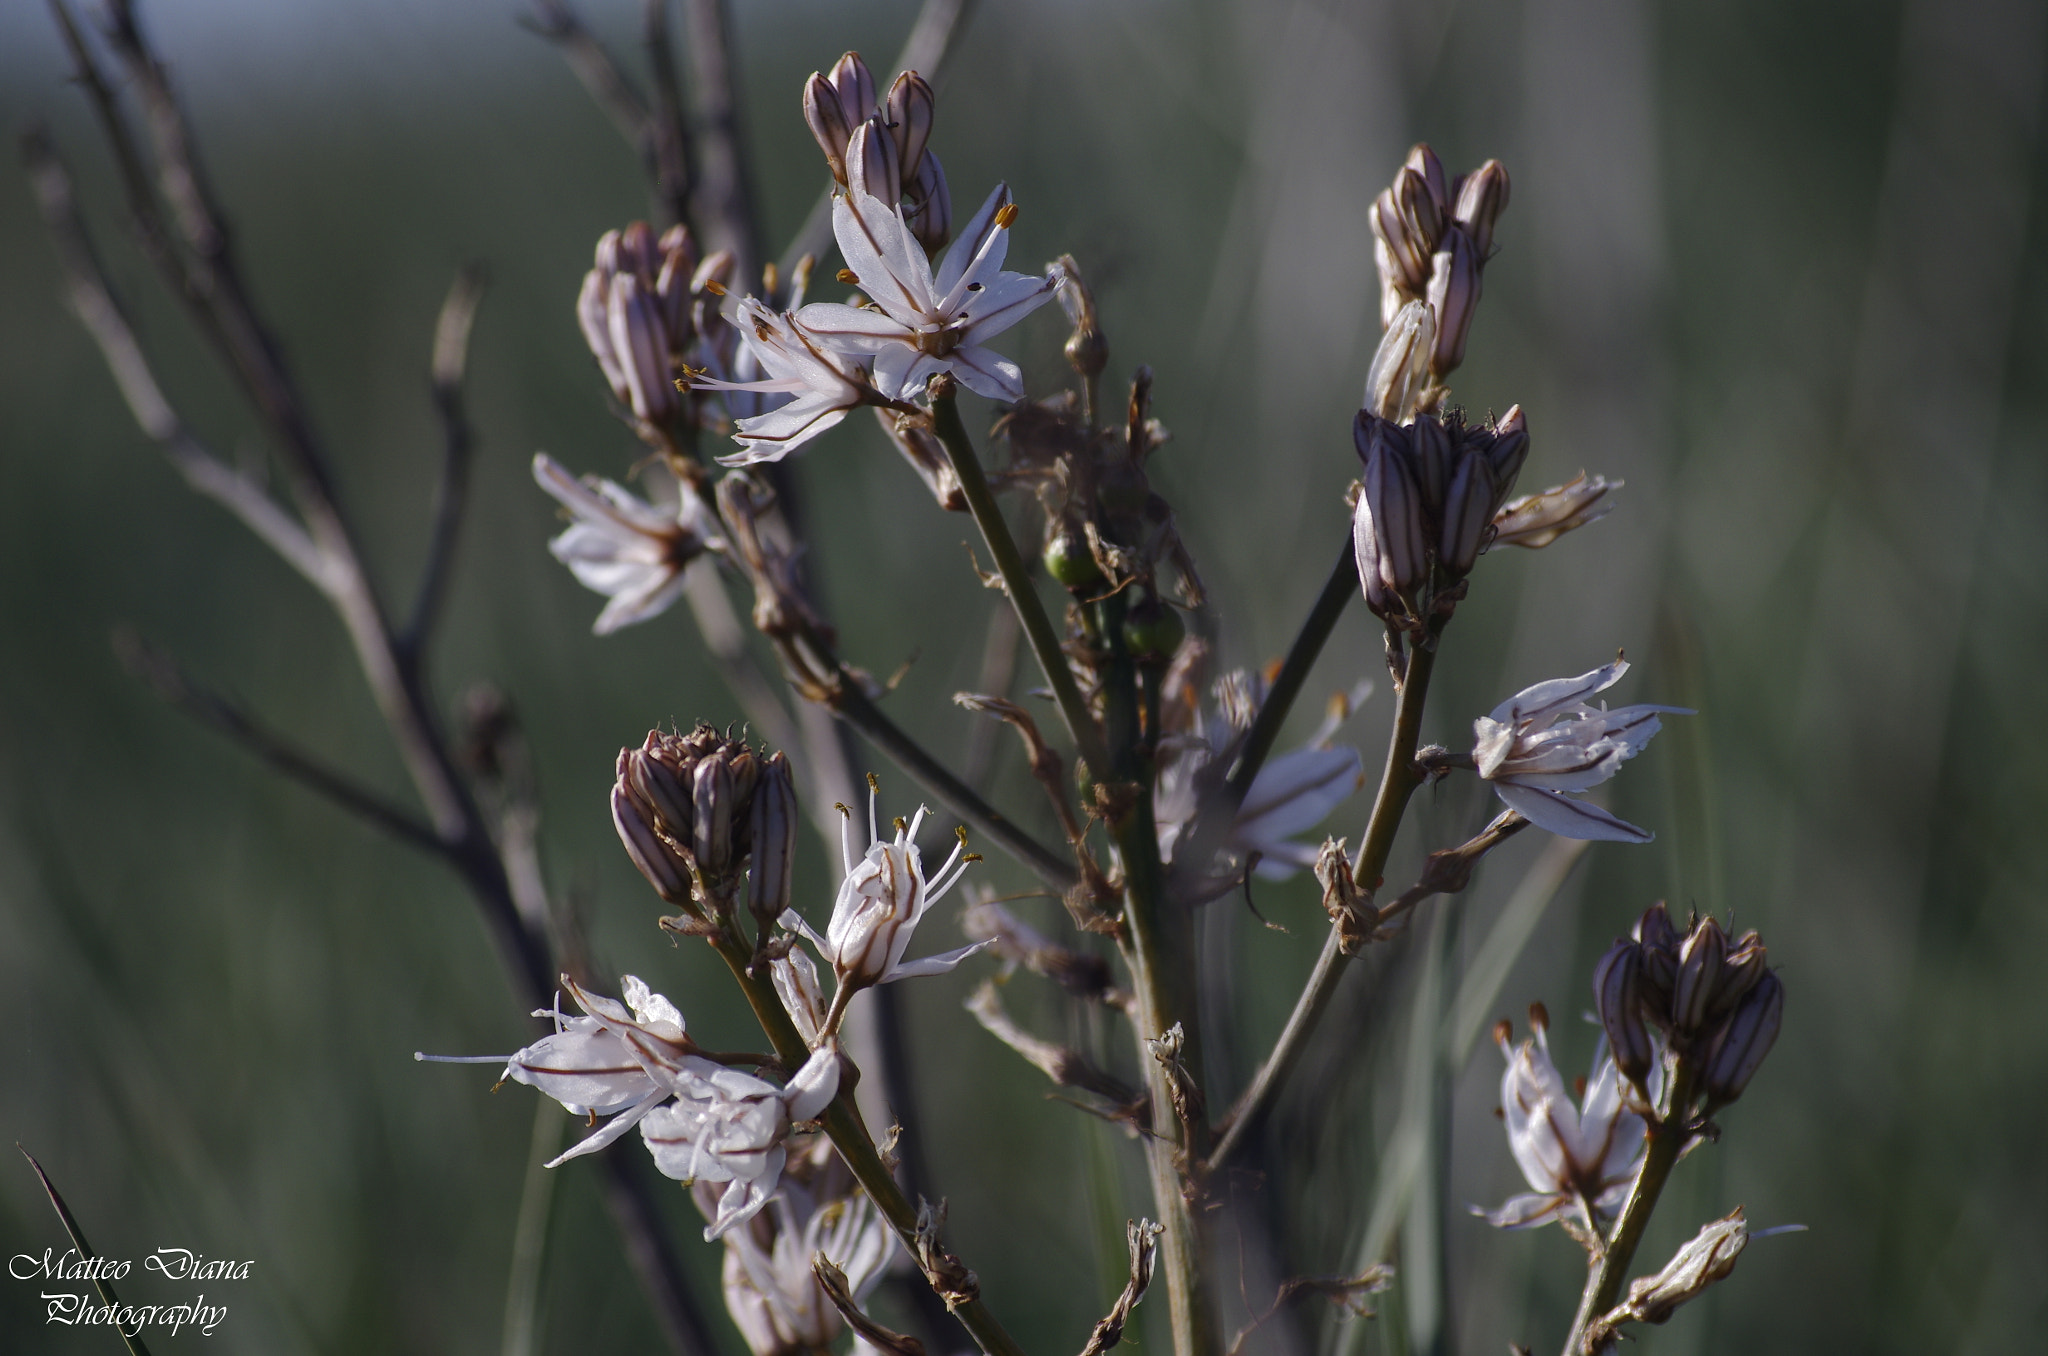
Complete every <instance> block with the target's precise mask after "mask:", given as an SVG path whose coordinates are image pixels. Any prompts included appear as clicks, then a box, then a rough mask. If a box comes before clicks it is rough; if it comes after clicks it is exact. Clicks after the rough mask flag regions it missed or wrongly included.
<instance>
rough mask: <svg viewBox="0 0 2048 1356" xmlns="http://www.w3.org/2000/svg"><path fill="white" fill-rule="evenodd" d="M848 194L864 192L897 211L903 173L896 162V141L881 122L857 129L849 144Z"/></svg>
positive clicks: (847, 159)
mask: <svg viewBox="0 0 2048 1356" xmlns="http://www.w3.org/2000/svg"><path fill="white" fill-rule="evenodd" d="M846 182H847V187H848V191H851V190H853V189H855V188H859V189H863V190H865V191H866V192H867V194H868V195H869V196H870V197H874V198H879V199H881V200H882V201H883V202H884V203H886V204H888V205H889V206H891V207H893V206H895V205H896V202H897V200H898V199H900V198H901V197H902V196H903V170H902V166H901V163H900V162H899V161H898V160H897V158H896V140H895V138H894V137H892V136H890V135H889V129H888V128H887V127H884V126H883V125H882V120H881V119H880V118H869V119H868V120H867V121H866V122H864V123H862V124H861V125H860V126H859V127H857V128H855V129H854V132H853V139H852V140H851V141H849V142H847V144H846Z"/></svg>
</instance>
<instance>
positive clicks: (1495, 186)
mask: <svg viewBox="0 0 2048 1356" xmlns="http://www.w3.org/2000/svg"><path fill="white" fill-rule="evenodd" d="M1507 206H1508V171H1507V167H1506V166H1504V165H1502V164H1501V163H1500V161H1498V160H1489V161H1487V162H1486V163H1485V164H1483V165H1481V166H1480V167H1479V168H1478V169H1476V170H1473V171H1472V172H1471V173H1470V174H1468V175H1466V176H1465V177H1464V178H1463V179H1461V180H1459V181H1458V202H1457V206H1456V208H1455V209H1453V212H1452V220H1454V221H1455V222H1457V224H1458V226H1459V228H1460V229H1462V230H1463V231H1464V232H1465V234H1466V235H1468V236H1470V237H1471V238H1472V244H1473V246H1474V247H1475V248H1476V249H1477V250H1478V252H1479V262H1480V263H1481V264H1482V265H1483V264H1485V262H1486V260H1487V259H1488V258H1489V257H1490V256H1491V255H1492V254H1493V224H1494V222H1495V221H1497V220H1499V218H1500V214H1501V213H1502V212H1505V211H1506V210H1507Z"/></svg>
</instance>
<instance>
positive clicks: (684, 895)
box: [612, 781, 690, 904]
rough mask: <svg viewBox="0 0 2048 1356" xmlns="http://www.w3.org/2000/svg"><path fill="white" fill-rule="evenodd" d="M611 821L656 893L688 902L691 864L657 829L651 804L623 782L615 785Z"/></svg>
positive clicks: (634, 862)
mask: <svg viewBox="0 0 2048 1356" xmlns="http://www.w3.org/2000/svg"><path fill="white" fill-rule="evenodd" d="M612 824H613V825H614V826H615V827H616V828H617V829H618V831H619V841H620V842H622V843H624V844H625V845H626V855H627V856H628V857H631V858H632V859H633V865H634V866H637V867H639V868H640V874H641V875H643V876H645V877H647V883H648V884H649V885H652V886H653V887H654V892H655V893H656V894H658V895H660V896H661V897H662V898H663V899H665V900H667V901H668V902H669V903H671V904H684V903H687V902H689V898H690V874H689V867H688V864H687V863H686V862H684V861H683V860H682V859H681V858H680V857H678V856H677V854H676V853H675V852H674V851H672V850H671V848H670V846H669V844H668V843H667V841H665V840H664V839H663V838H662V836H661V835H660V834H659V833H658V832H656V830H655V826H654V822H653V819H652V817H651V816H650V815H649V814H648V807H647V806H646V804H645V803H643V802H642V801H640V800H639V799H638V798H636V797H635V796H634V795H633V793H632V791H631V789H629V788H628V787H627V785H626V784H625V783H624V782H623V781H621V782H618V783H616V784H614V785H613V787H612Z"/></svg>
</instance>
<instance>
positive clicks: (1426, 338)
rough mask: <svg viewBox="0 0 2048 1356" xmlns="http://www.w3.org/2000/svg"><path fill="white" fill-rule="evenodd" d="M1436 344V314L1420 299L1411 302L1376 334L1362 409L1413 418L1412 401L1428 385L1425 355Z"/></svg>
mask: <svg viewBox="0 0 2048 1356" xmlns="http://www.w3.org/2000/svg"><path fill="white" fill-rule="evenodd" d="M1435 345H1436V317H1435V316H1434V315H1433V314H1431V312H1430V309H1429V307H1428V306H1427V305H1426V304H1424V303H1423V302H1420V301H1411V302H1409V303H1408V304H1407V305H1405V306H1403V307H1402V308H1401V311H1400V314H1398V315H1396V316H1395V317H1394V323H1393V324H1392V325H1389V326H1388V327H1387V332H1386V333H1385V334H1384V335H1382V336H1381V337H1380V346H1379V348H1378V350H1377V351H1376V352H1374V354H1373V357H1372V368H1371V370H1370V371H1369V372H1367V374H1366V378H1365V401H1364V406H1365V408H1366V409H1368V410H1371V411H1372V412H1373V413H1374V414H1376V415H1378V416H1379V417H1380V418H1382V419H1388V420H1392V421H1393V422H1394V423H1397V424H1405V423H1407V422H1408V421H1409V420H1410V419H1413V418H1414V417H1415V402H1416V399H1417V398H1418V397H1419V396H1420V395H1421V393H1422V390H1423V388H1424V387H1425V386H1426V385H1427V384H1428V378H1429V355H1430V351H1431V349H1432V348H1434V347H1435Z"/></svg>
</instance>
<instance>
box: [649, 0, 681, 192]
mask: <svg viewBox="0 0 2048 1356" xmlns="http://www.w3.org/2000/svg"><path fill="white" fill-rule="evenodd" d="M668 7H669V0H642V16H643V23H642V25H641V30H640V33H641V45H642V46H643V47H644V48H645V49H646V53H647V68H648V70H649V71H651V72H652V73H653V75H654V110H653V112H652V114H651V115H650V116H649V118H648V121H647V135H648V138H649V141H650V145H649V146H648V156H647V158H648V162H649V163H648V177H649V178H651V179H652V180H653V181H654V190H655V193H656V195H657V196H658V197H659V198H660V199H661V205H662V210H663V211H664V212H665V213H666V214H667V216H668V224H670V225H672V226H673V225H682V224H687V223H688V221H689V219H690V192H691V189H692V188H693V187H694V182H693V171H692V166H691V164H690V129H689V127H688V126H687V125H686V124H685V123H684V121H683V95H682V84H681V82H680V81H679V80H677V78H676V53H675V46H674V44H673V43H671V42H670V41H669V30H668Z"/></svg>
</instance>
